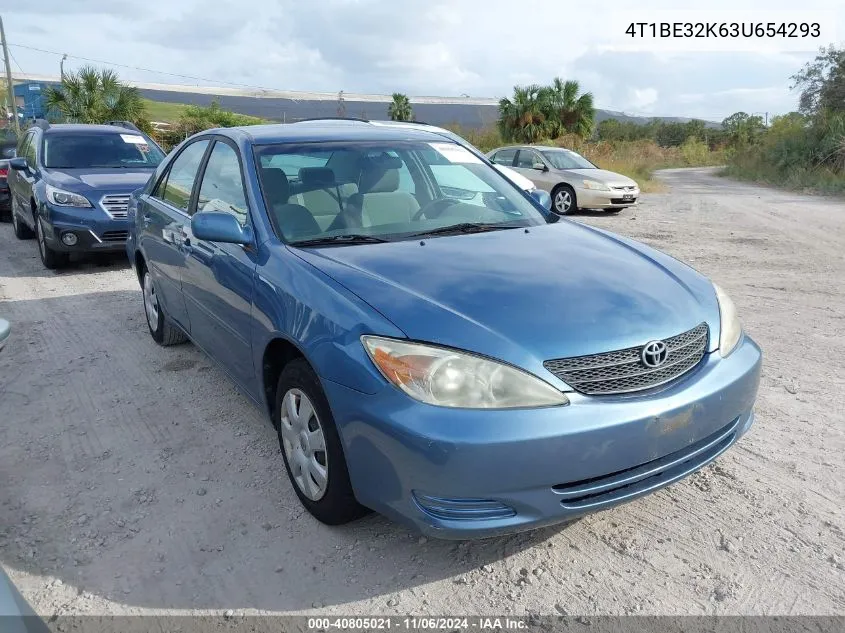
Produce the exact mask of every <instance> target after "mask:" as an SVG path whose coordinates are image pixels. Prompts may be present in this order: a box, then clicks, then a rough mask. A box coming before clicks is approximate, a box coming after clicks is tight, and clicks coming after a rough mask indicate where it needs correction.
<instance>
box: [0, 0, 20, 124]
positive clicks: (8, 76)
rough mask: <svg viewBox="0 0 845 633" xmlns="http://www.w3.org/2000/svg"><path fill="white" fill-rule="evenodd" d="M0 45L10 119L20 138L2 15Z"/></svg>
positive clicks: (0, 20)
mask: <svg viewBox="0 0 845 633" xmlns="http://www.w3.org/2000/svg"><path fill="white" fill-rule="evenodd" d="M0 46H2V48H3V62H4V63H5V65H6V83H7V84H8V89H9V105H10V106H11V108H12V120H13V121H14V122H15V134H16V135H17V136H18V137H19V138H20V135H21V124H20V122H19V121H18V106H17V104H16V103H15V88H14V86H12V67H11V66H9V49H8V48H7V47H6V32H5V31H4V30H3V18H2V17H0Z"/></svg>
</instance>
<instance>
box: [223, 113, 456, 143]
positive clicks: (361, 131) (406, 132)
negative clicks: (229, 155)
mask: <svg viewBox="0 0 845 633" xmlns="http://www.w3.org/2000/svg"><path fill="white" fill-rule="evenodd" d="M207 132H211V133H215V134H223V135H226V136H235V135H238V134H242V135H244V136H246V137H247V138H248V139H249V140H250V142H252V143H253V144H255V145H267V144H271V143H296V142H301V143H306V142H320V141H323V142H329V141H409V140H410V141H422V142H424V143H433V142H438V141H439V142H443V141H444V140H446V139H445V137H444V136H443V135H442V134H438V133H437V132H434V131H428V130H425V129H421V128H418V127H413V128H412V127H404V126H393V125H390V126H381V125H372V124H370V123H369V122H367V121H356V120H341V119H327V120H315V121H300V122H297V123H277V124H272V125H249V126H245V127H237V128H220V129H216V130H207Z"/></svg>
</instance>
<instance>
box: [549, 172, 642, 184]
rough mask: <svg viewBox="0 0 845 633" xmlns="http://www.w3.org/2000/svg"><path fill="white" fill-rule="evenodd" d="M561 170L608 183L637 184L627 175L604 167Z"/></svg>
mask: <svg viewBox="0 0 845 633" xmlns="http://www.w3.org/2000/svg"><path fill="white" fill-rule="evenodd" d="M561 171H562V172H565V173H567V174H572V175H573V176H581V177H583V178H589V179H590V180H598V181H599V182H604V183H607V184H609V185H619V186H622V185H625V186H631V185H636V184H637V183H636V181H634V180H631V179H630V178H628V176H623V175H622V174H617V173H616V172H615V171H607V170H606V169H562V170H561Z"/></svg>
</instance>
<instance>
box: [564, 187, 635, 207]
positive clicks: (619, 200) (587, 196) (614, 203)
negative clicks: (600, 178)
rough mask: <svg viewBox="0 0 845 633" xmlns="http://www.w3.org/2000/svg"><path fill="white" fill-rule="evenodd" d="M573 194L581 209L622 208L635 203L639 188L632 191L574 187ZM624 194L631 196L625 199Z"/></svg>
mask: <svg viewBox="0 0 845 633" xmlns="http://www.w3.org/2000/svg"><path fill="white" fill-rule="evenodd" d="M575 195H576V197H577V199H578V206H579V207H580V208H582V209H624V208H626V207H632V206H634V205H636V204H637V200H639V198H640V190H639V189H634V190H633V191H595V190H593V189H583V188H576V189H575ZM625 196H631V199H630V200H629V199H626V198H625Z"/></svg>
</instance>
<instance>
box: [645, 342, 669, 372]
mask: <svg viewBox="0 0 845 633" xmlns="http://www.w3.org/2000/svg"><path fill="white" fill-rule="evenodd" d="M668 357H669V348H668V347H666V343H664V342H663V341H650V342H648V343H646V344H645V345H644V346H643V350H642V352H640V358H642V361H643V365H645V366H646V367H660V366H661V365H662V364H663V363H665V362H666V359H667V358H668Z"/></svg>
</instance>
